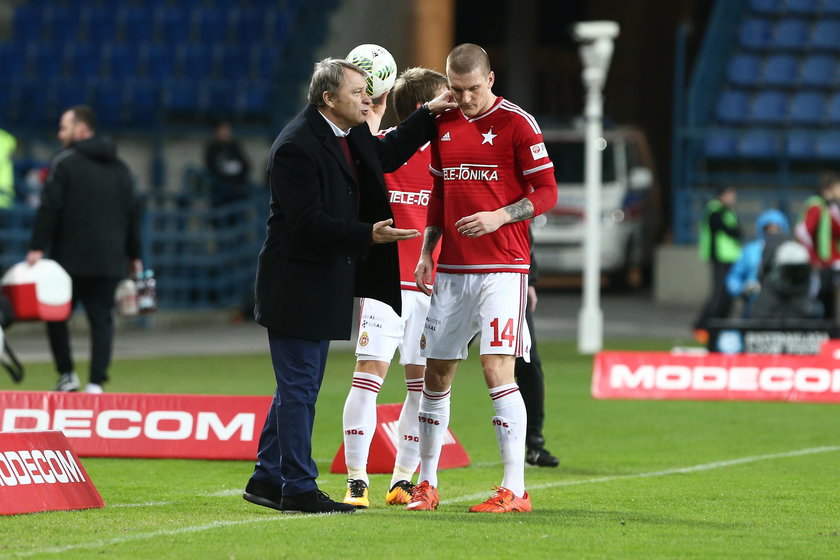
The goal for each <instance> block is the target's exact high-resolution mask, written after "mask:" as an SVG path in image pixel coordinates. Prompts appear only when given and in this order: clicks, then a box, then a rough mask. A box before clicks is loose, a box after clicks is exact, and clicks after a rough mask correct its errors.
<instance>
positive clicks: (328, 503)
mask: <svg viewBox="0 0 840 560" xmlns="http://www.w3.org/2000/svg"><path fill="white" fill-rule="evenodd" d="M280 507H281V510H282V511H284V512H286V513H353V512H354V511H356V507H355V506H351V505H350V504H343V503H341V502H334V501H333V500H331V499H330V497H329V496H328V495H327V493H326V492H324V491H323V490H318V489H315V490H312V491H310V492H304V493H303V494H295V495H294V496H283V501H282V502H280Z"/></svg>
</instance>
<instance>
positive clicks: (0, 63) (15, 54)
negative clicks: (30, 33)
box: [0, 42, 26, 89]
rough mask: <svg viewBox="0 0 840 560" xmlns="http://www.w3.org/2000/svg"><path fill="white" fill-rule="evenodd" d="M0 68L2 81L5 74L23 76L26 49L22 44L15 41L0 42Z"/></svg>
mask: <svg viewBox="0 0 840 560" xmlns="http://www.w3.org/2000/svg"><path fill="white" fill-rule="evenodd" d="M0 68H2V69H3V70H2V72H3V76H4V81H5V80H6V77H7V76H11V77H13V76H18V77H20V76H23V75H24V73H25V72H26V49H25V48H24V46H23V45H21V44H20V43H17V42H12V43H0ZM0 89H5V88H0Z"/></svg>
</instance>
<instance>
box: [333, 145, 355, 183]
mask: <svg viewBox="0 0 840 560" xmlns="http://www.w3.org/2000/svg"><path fill="white" fill-rule="evenodd" d="M336 140H338V145H339V146H341V151H342V152H344V157H345V158H346V159H347V165H349V166H350V173H352V174H353V179H355V180H356V182H357V183H358V182H359V173H358V172H357V171H356V162H355V161H353V154H351V153H350V144H349V143H348V142H347V137H346V136H336Z"/></svg>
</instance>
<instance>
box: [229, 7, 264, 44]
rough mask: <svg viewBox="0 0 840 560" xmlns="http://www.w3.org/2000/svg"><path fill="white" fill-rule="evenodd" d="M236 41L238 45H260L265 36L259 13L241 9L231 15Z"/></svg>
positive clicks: (244, 8) (245, 8)
mask: <svg viewBox="0 0 840 560" xmlns="http://www.w3.org/2000/svg"><path fill="white" fill-rule="evenodd" d="M231 18H232V20H233V26H234V29H235V31H236V40H237V41H238V42H239V44H240V45H251V44H254V45H257V44H260V43H261V42H262V40H263V37H264V35H265V33H264V32H265V25H264V22H263V19H262V14H261V12H260V11H258V10H255V9H253V8H247V7H241V8H239V9H237V10H234V11H233V12H232V13H231Z"/></svg>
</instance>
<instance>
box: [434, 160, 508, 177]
mask: <svg viewBox="0 0 840 560" xmlns="http://www.w3.org/2000/svg"><path fill="white" fill-rule="evenodd" d="M498 167H499V166H498V165H482V164H478V163H462V164H461V165H459V166H458V167H444V168H443V179H444V181H498V180H499V170H498Z"/></svg>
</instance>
